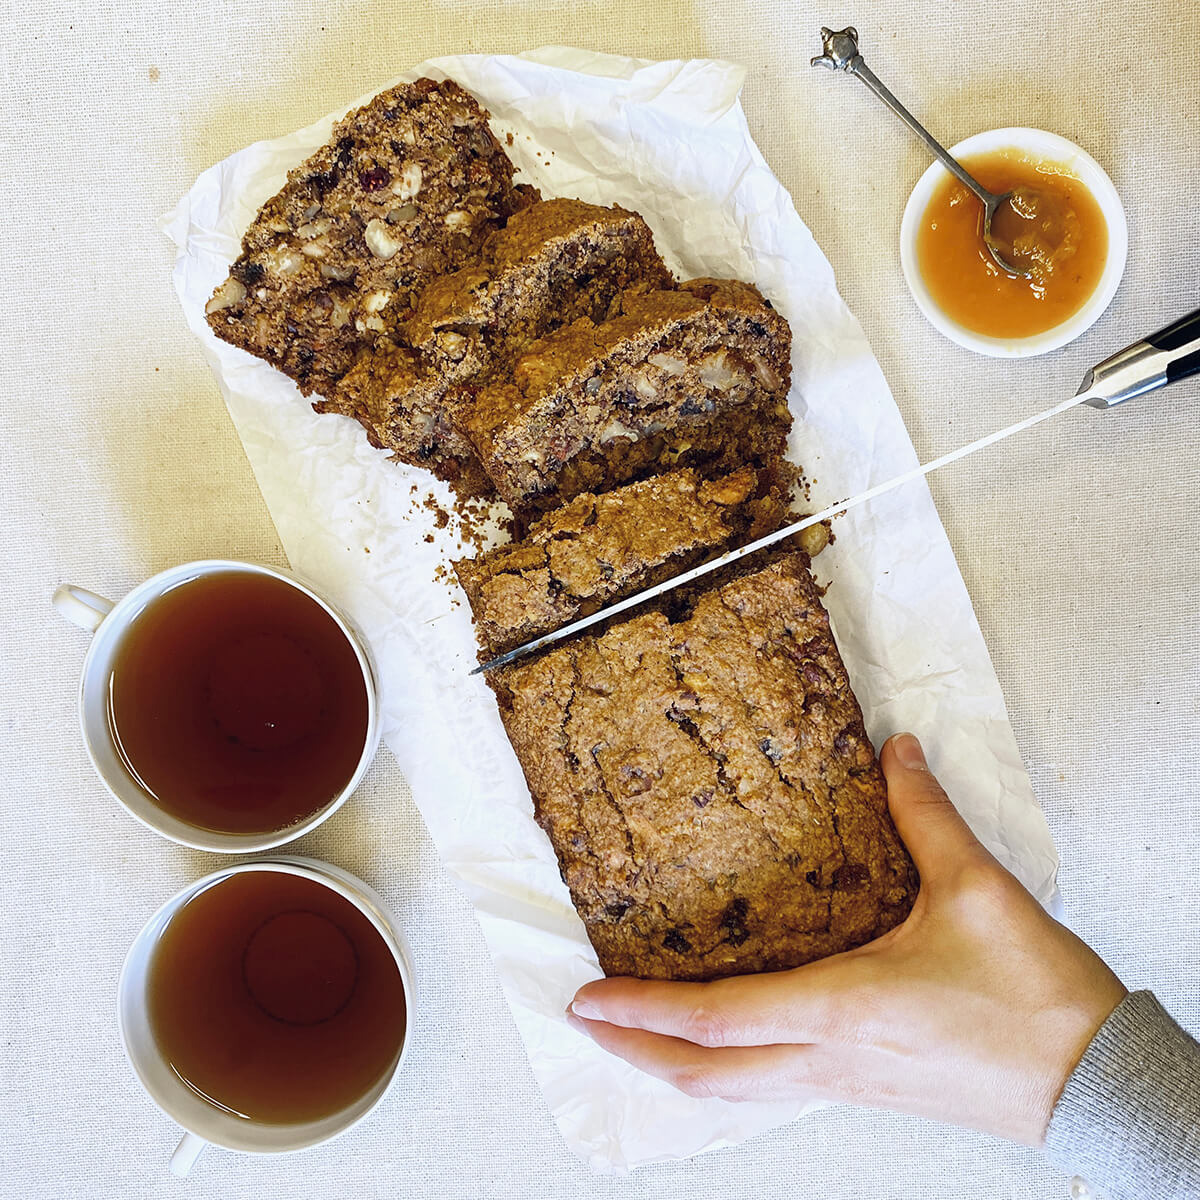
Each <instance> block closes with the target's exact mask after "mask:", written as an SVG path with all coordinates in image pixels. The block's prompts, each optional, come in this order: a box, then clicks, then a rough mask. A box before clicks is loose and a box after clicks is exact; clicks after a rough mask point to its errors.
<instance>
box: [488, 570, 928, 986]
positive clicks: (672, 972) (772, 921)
mask: <svg viewBox="0 0 1200 1200" xmlns="http://www.w3.org/2000/svg"><path fill="white" fill-rule="evenodd" d="M498 676H499V677H498V678H497V679H496V680H495V681H494V686H495V687H496V689H497V693H498V696H499V699H500V708H501V715H502V717H503V719H504V723H505V726H506V728H507V730H508V735H509V739H510V741H511V742H512V744H513V747H514V749H515V750H516V752H517V757H518V759H519V760H520V762H521V766H522V768H523V770H524V772H525V777H526V780H527V781H528V784H529V788H530V792H531V793H532V795H533V799H534V808H535V813H536V816H537V819H538V822H539V823H540V824H541V825H542V827H543V828H544V829H545V830H546V832H547V833H548V834H549V836H550V839H551V841H552V843H553V845H554V849H555V852H556V854H557V856H558V860H559V866H560V868H561V871H562V875H563V878H564V880H565V881H566V883H567V885H568V887H569V888H570V891H571V898H572V900H573V901H574V904H575V907H576V908H577V910H578V911H579V914H580V916H581V917H582V918H583V921H584V923H585V925H586V927H587V931H588V936H589V938H590V939H591V942H592V945H593V946H594V947H595V950H596V953H597V956H598V958H599V960H600V965H601V967H602V968H603V970H604V972H605V973H606V974H608V975H633V976H639V977H642V978H655V979H687V980H705V979H714V978H719V977H721V976H726V975H737V974H747V973H752V972H757V971H775V970H783V969H786V968H789V967H794V966H799V965H801V964H803V963H806V962H810V961H812V960H814V959H817V958H822V957H824V956H827V955H830V954H836V953H839V952H841V951H844V950H848V949H851V948H852V947H854V946H858V945H861V944H862V943H864V942H867V941H870V940H871V939H873V938H875V937H878V936H880V935H881V934H883V933H885V932H886V931H887V930H889V929H891V928H892V927H894V926H895V925H897V924H898V923H899V922H900V921H902V920H903V919H904V917H905V916H906V915H907V914H908V911H909V909H910V908H911V907H912V903H913V900H914V898H915V896H916V890H917V877H916V872H915V869H914V867H913V865H912V862H911V860H910V859H909V857H908V854H907V852H906V851H905V849H904V847H903V845H902V844H901V842H900V840H899V837H898V835H897V834H896V831H895V828H894V827H893V825H892V823H891V819H890V817H889V815H888V810H887V800H886V792H885V788H884V783H883V778H882V775H881V773H880V771H879V767H878V765H877V763H876V760H875V754H874V750H873V749H872V747H871V743H870V741H869V740H868V739H867V736H866V733H865V731H864V728H863V723H862V714H861V711H860V709H859V706H858V703H857V701H856V700H855V698H854V695H853V693H852V692H851V690H850V684H849V680H848V677H847V675H846V670H845V667H844V665H843V664H842V661H841V658H840V656H839V654H838V652H837V649H836V647H835V646H834V644H833V639H832V636H831V634H830V629H829V619H828V617H827V615H826V614H825V611H824V609H823V608H822V606H821V603H820V599H819V595H818V591H817V588H816V585H815V583H814V582H813V580H812V577H811V576H810V574H809V572H808V566H807V559H806V557H805V556H804V555H803V554H802V553H800V552H789V553H785V554H783V555H781V556H779V557H778V558H777V559H776V560H775V561H773V562H772V563H770V564H769V565H768V566H766V567H763V568H761V569H759V570H757V571H754V572H752V573H750V574H747V575H744V576H742V577H741V578H738V579H735V580H733V581H732V582H729V583H727V584H725V585H723V586H721V587H719V588H717V589H715V590H713V591H710V592H708V593H706V594H704V595H702V596H701V597H700V599H699V600H698V601H697V602H696V604H695V607H694V609H693V611H692V613H691V615H690V616H688V617H687V618H686V619H685V620H683V621H681V622H679V623H677V624H674V625H673V624H670V623H669V622H668V620H667V618H666V617H665V616H664V615H663V614H662V613H657V612H652V613H647V614H646V615H644V616H640V617H637V618H635V619H633V620H631V621H627V622H624V623H622V624H620V625H616V626H613V627H612V628H610V629H609V630H608V631H607V632H606V633H604V634H603V635H601V636H600V637H586V636H585V637H581V638H580V639H579V640H578V641H575V642H572V643H570V644H569V645H567V646H564V647H562V648H559V649H555V650H552V651H550V652H549V653H547V654H545V655H544V656H543V657H541V658H539V659H537V660H535V661H534V662H531V663H526V664H519V665H516V666H513V667H509V668H507V669H505V670H504V671H502V672H499V673H498Z"/></svg>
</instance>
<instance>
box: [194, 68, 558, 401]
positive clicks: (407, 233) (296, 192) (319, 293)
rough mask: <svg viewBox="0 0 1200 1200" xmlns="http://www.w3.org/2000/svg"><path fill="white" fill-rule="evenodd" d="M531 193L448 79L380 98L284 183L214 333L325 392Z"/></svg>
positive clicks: (222, 302) (210, 310)
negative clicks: (517, 183) (426, 289)
mask: <svg viewBox="0 0 1200 1200" xmlns="http://www.w3.org/2000/svg"><path fill="white" fill-rule="evenodd" d="M535 199H537V193H536V192H535V191H533V189H530V188H520V187H514V185H513V165H512V163H511V162H510V161H509V159H508V156H507V155H506V154H505V153H504V151H503V150H502V149H501V147H500V144H499V142H497V140H496V139H495V137H494V136H493V135H492V132H491V130H490V128H489V127H488V114H487V112H486V111H485V110H484V109H483V108H481V107H480V106H479V104H478V103H476V101H475V99H474V98H473V97H472V96H471V95H470V94H469V93H468V92H466V91H464V90H463V89H462V88H461V87H459V85H458V84H456V83H454V82H453V81H452V80H444V81H442V82H438V81H435V80H433V79H418V80H417V81H416V82H415V83H402V84H399V85H398V86H396V87H394V88H391V89H389V90H388V91H385V92H381V93H380V94H379V95H378V96H376V97H375V98H374V99H373V100H372V101H371V102H370V103H369V104H366V105H364V106H363V107H362V108H359V109H356V110H355V111H354V112H352V113H350V114H349V115H348V116H346V117H344V118H343V119H342V120H341V121H339V122H338V123H337V124H336V125H335V126H334V128H333V133H332V135H331V136H330V139H329V141H328V142H327V143H326V144H325V145H324V146H322V147H321V149H320V150H318V151H317V152H316V153H315V154H314V155H312V157H310V158H308V159H307V160H306V161H305V162H303V163H302V164H301V165H300V166H299V167H297V168H295V170H293V171H292V172H290V173H289V175H288V181H287V183H286V184H285V185H284V188H283V190H282V191H280V192H279V193H278V194H277V195H275V196H273V197H272V198H271V199H270V200H268V201H267V202H266V204H264V205H263V207H262V208H261V209H260V210H259V213H258V216H257V217H256V218H255V219H254V221H253V223H252V224H251V226H250V228H249V229H248V230H247V231H246V234H245V237H244V238H243V239H242V252H241V254H240V255H239V256H238V258H237V260H236V261H235V262H234V264H233V266H232V267H231V268H230V272H229V277H228V278H227V279H226V280H225V282H224V283H222V284H221V286H220V287H218V288H217V290H216V292H215V293H214V294H213V297H212V299H211V300H210V301H209V302H208V306H207V308H206V312H207V315H208V322H209V325H210V326H211V327H212V329H213V331H214V332H215V333H216V334H217V336H218V337H221V338H224V339H225V341H227V342H231V343H232V344H233V345H235V346H240V347H242V349H244V350H248V351H249V352H250V353H251V354H255V355H257V356H258V357H259V358H264V359H266V360H267V361H268V362H270V363H272V364H274V365H275V366H276V367H278V368H279V369H280V370H281V371H283V372H284V373H285V374H287V375H289V376H291V378H292V379H294V380H295V381H296V383H297V384H298V385H299V387H300V390H301V391H302V392H304V393H305V394H306V395H307V394H310V393H312V392H320V393H321V394H323V395H327V394H328V393H329V391H330V390H331V389H332V386H333V385H334V384H335V383H336V381H337V380H339V379H340V378H341V377H342V376H343V375H344V374H345V373H346V371H347V370H349V368H350V366H351V364H352V363H353V361H354V359H355V357H356V355H357V354H358V353H359V352H360V351H361V350H362V349H363V348H364V347H370V346H372V345H374V344H375V342H376V341H378V340H379V339H380V337H381V336H382V335H384V334H385V333H387V332H388V331H389V330H392V329H394V328H395V327H396V326H397V325H398V324H400V323H401V322H402V321H404V320H406V319H407V318H408V317H409V316H411V315H412V307H413V304H414V302H415V299H416V297H417V295H418V294H419V293H420V292H421V291H422V290H423V289H424V287H425V285H426V284H427V283H428V282H429V281H430V280H431V279H433V278H434V277H435V276H437V275H440V274H444V273H446V272H448V271H454V270H456V269H457V268H458V267H460V266H462V265H463V264H464V263H465V262H467V261H469V260H470V259H472V258H474V257H476V256H477V255H478V253H479V249H480V247H481V246H482V245H483V242H484V241H485V239H486V238H487V236H488V235H489V234H490V233H491V232H493V231H494V230H495V229H497V228H499V227H500V226H502V225H503V224H504V222H505V221H506V220H507V219H508V218H509V216H511V215H512V213H514V212H516V211H517V210H518V209H520V208H522V207H524V206H525V205H527V204H529V203H531V202H532V201H534V200H535Z"/></svg>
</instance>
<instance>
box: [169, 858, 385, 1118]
mask: <svg viewBox="0 0 1200 1200" xmlns="http://www.w3.org/2000/svg"><path fill="white" fill-rule="evenodd" d="M147 1003H148V1008H149V1013H150V1025H151V1029H152V1030H153V1033H154V1039H155V1041H156V1042H157V1043H158V1046H159V1049H160V1050H161V1051H162V1053H163V1056H164V1057H165V1059H166V1060H167V1062H168V1063H169V1064H170V1066H171V1069H172V1070H173V1071H174V1072H175V1073H176V1074H177V1075H178V1076H179V1078H180V1079H181V1080H182V1081H183V1082H184V1083H185V1084H186V1085H187V1086H188V1087H189V1088H191V1089H192V1091H194V1092H195V1093H196V1094H197V1095H199V1096H201V1097H203V1098H204V1099H205V1100H207V1101H209V1102H210V1103H211V1104H214V1105H216V1106H217V1107H218V1108H220V1109H223V1110H224V1111H226V1112H229V1113H232V1114H234V1115H235V1116H240V1117H244V1118H245V1119H247V1120H251V1121H259V1122H266V1123H270V1124H295V1123H299V1122H304V1121H313V1120H319V1119H321V1118H322V1117H326V1116H331V1115H332V1114H334V1113H337V1112H340V1111H341V1110H342V1109H344V1108H346V1107H347V1106H349V1105H351V1104H353V1103H354V1102H355V1101H356V1100H358V1099H359V1098H361V1097H362V1096H364V1095H365V1094H366V1093H367V1092H368V1091H370V1090H371V1088H372V1087H373V1086H374V1085H375V1084H376V1083H378V1082H379V1080H380V1079H381V1078H382V1077H383V1076H384V1075H385V1073H386V1072H388V1071H389V1070H391V1068H392V1064H393V1063H394V1062H395V1061H396V1056H397V1055H398V1054H399V1053H400V1047H401V1044H402V1043H403V1041H404V1031H405V1026H406V1022H407V1008H406V1005H405V997H404V984H403V981H402V980H401V978H400V971H399V968H398V967H397V965H396V960H395V958H394V957H393V956H392V953H391V951H390V950H389V949H388V946H387V943H386V942H384V940H383V938H382V937H381V936H380V934H379V931H378V930H377V929H376V928H375V927H374V926H373V925H372V924H371V922H370V921H369V920H367V918H366V917H365V916H364V915H363V914H362V913H361V912H360V911H359V910H358V909H357V908H355V907H354V905H353V904H351V903H350V902H349V901H347V900H345V899H344V898H343V897H342V896H339V895H338V894H337V892H335V891H333V890H331V889H330V888H327V887H325V886H323V885H322V884H320V883H317V882H316V881H315V880H312V879H305V878H302V877H300V876H296V875H288V874H285V873H283V872H280V871H267V870H263V871H245V872H241V873H239V874H236V875H231V876H229V877H228V878H227V879H223V880H220V881H218V882H217V883H215V884H212V885H210V886H209V887H207V888H205V889H204V890H203V891H201V892H200V893H198V894H197V895H195V896H193V897H192V899H190V900H189V901H188V902H187V903H186V904H185V905H184V906H183V907H182V908H181V909H180V910H179V911H178V912H177V913H176V914H175V916H173V917H172V918H171V920H170V922H169V923H168V924H167V927H166V929H164V931H163V933H162V936H161V937H160V938H159V941H158V945H157V946H156V947H155V950H154V954H153V957H152V959H151V962H150V971H149V977H148V982H147Z"/></svg>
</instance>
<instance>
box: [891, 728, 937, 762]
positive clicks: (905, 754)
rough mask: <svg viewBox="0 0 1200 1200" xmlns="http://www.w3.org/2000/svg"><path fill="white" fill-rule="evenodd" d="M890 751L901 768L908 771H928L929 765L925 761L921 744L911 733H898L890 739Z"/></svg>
mask: <svg viewBox="0 0 1200 1200" xmlns="http://www.w3.org/2000/svg"><path fill="white" fill-rule="evenodd" d="M892 749H893V750H894V751H895V754H896V758H897V759H898V760H899V762H900V765H901V766H902V767H907V768H908V770H910V771H928V770H929V764H928V763H926V761H925V752H924V751H923V750H922V749H921V743H920V742H918V741H917V739H916V738H915V737H914V736H913V735H912V734H911V733H898V734H896V736H895V737H894V738H892Z"/></svg>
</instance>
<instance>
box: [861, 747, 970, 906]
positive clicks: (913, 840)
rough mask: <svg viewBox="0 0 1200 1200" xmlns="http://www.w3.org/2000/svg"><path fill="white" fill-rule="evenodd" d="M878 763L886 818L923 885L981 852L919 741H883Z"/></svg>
mask: <svg viewBox="0 0 1200 1200" xmlns="http://www.w3.org/2000/svg"><path fill="white" fill-rule="evenodd" d="M879 765H880V766H881V767H882V768H883V775H884V778H885V779H886V780H887V791H888V807H889V808H890V809H891V810H892V820H893V821H895V823H896V829H897V830H898V832H899V834H900V837H901V839H902V840H903V842H904V844H905V846H907V847H908V852H909V854H911V855H912V859H913V862H914V863H916V865H917V870H918V871H919V872H920V874H921V878H922V880H923V881H925V882H926V883H930V882H932V881H933V880H935V879H936V878H937V877H938V876H939V875H945V874H946V873H947V872H948V871H950V870H952V869H954V868H955V867H958V866H961V864H962V860H963V859H964V858H966V857H971V856H973V855H976V854H979V853H984V854H986V853H987V851H986V850H984V848H983V845H982V844H981V843H980V841H979V839H978V838H976V836H975V835H974V834H973V833H972V832H971V830H970V828H969V827H968V825H967V823H966V821H964V820H963V819H962V817H961V816H959V814H958V809H956V808H955V807H954V805H953V804H951V803H950V797H949V796H947V795H946V793H945V791H944V790H943V789H942V785H941V784H940V783H938V781H937V780H936V779H934V777H933V774H932V772H931V771H930V770H929V767H928V766H927V764H926V762H925V753H924V751H923V750H922V749H921V743H920V742H919V741H917V739H916V738H915V737H914V736H913V735H912V734H911V733H897V734H894V735H893V736H892V737H890V738H888V740H887V741H886V742H885V743H884V746H883V751H882V753H881V754H880V755H879Z"/></svg>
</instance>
